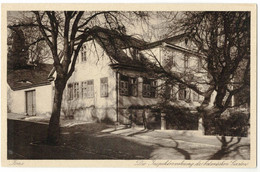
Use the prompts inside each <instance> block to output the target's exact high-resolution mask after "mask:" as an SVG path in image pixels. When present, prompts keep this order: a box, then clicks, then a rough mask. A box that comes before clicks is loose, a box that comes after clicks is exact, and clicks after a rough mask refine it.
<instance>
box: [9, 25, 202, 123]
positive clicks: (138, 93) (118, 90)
mask: <svg viewBox="0 0 260 172" xmlns="http://www.w3.org/2000/svg"><path fill="white" fill-rule="evenodd" d="M98 29H99V30H100V31H99V32H98V33H97V34H95V35H94V36H93V37H92V39H91V40H89V41H88V42H86V43H85V44H84V45H83V47H82V50H81V52H80V55H79V56H78V60H77V63H76V66H75V71H74V73H73V75H72V76H71V78H70V79H69V80H68V83H67V86H66V89H65V90H64V94H63V102H62V109H61V114H62V115H64V116H65V117H68V118H70V117H73V118H75V119H77V120H83V121H105V122H113V123H114V122H119V123H123V124H131V123H132V122H133V121H134V122H135V123H137V124H138V123H143V117H144V115H145V116H146V117H147V118H148V117H149V118H151V121H155V122H156V121H157V122H158V121H160V114H159V116H158V113H157V112H156V111H153V110H152V107H153V106H156V105H157V104H158V103H159V102H160V101H161V100H162V98H165V97H163V96H162V95H161V92H162V89H161V88H166V87H167V89H166V90H167V91H165V89H164V91H165V92H166V93H167V96H168V97H170V98H173V99H172V100H174V101H175V102H177V101H182V102H187V103H190V102H192V103H193V102H198V101H200V100H201V97H200V96H199V95H198V94H196V93H195V92H193V91H192V90H190V89H187V88H186V87H185V86H183V85H179V84H177V85H176V84H165V81H164V80H163V79H162V78H160V75H156V74H155V73H154V72H151V69H152V70H160V68H159V64H160V65H162V66H163V67H164V69H165V70H170V71H174V72H175V73H178V75H180V76H182V75H183V77H187V76H189V75H188V74H190V73H191V72H193V73H194V72H195V75H196V77H197V78H196V81H197V80H198V78H202V77H205V75H204V73H203V70H202V62H201V58H198V57H199V54H197V53H195V52H194V51H192V50H190V49H187V48H183V47H188V46H189V45H188V43H187V39H186V35H185V34H182V35H178V36H174V37H171V38H167V39H163V40H160V41H156V42H153V43H147V42H145V41H142V40H139V39H136V38H133V37H130V36H126V35H124V34H121V33H118V32H116V31H112V30H108V29H103V28H98ZM41 66H42V67H41ZM50 67H51V65H40V66H37V67H35V68H30V69H23V70H21V71H13V72H11V73H10V74H8V84H9V86H10V89H11V91H10V98H9V101H11V102H12V103H11V105H10V111H12V112H15V113H27V114H29V115H35V114H38V113H48V112H50V111H51V104H52V97H53V93H52V88H53V83H52V82H50V81H49V80H48V77H50V76H52V77H53V78H55V73H53V72H52V73H50V71H51V68H50ZM52 71H53V70H52ZM17 73H18V74H19V75H17ZM158 76H159V77H158ZM49 79H50V78H49ZM165 86H166V87H165ZM45 100H46V101H45ZM172 100H171V101H172ZM147 114H148V115H147ZM151 114H152V115H151Z"/></svg>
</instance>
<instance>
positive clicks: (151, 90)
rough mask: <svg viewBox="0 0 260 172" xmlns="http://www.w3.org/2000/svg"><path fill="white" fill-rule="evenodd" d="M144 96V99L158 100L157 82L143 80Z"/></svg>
mask: <svg viewBox="0 0 260 172" xmlns="http://www.w3.org/2000/svg"><path fill="white" fill-rule="evenodd" d="M142 95H143V97H144V98H157V80H155V79H148V78H143V90H142Z"/></svg>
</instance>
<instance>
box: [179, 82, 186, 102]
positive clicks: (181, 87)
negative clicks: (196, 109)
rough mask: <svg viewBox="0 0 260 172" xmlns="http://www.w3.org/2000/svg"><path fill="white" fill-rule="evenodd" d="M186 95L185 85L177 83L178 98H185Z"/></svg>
mask: <svg viewBox="0 0 260 172" xmlns="http://www.w3.org/2000/svg"><path fill="white" fill-rule="evenodd" d="M186 95H187V92H186V86H185V85H182V84H180V85H179V100H186Z"/></svg>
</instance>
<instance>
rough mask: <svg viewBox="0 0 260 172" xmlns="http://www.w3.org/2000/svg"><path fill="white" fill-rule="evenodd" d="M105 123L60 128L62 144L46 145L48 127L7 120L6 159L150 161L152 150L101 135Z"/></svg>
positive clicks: (118, 138) (119, 138)
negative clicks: (43, 142) (42, 142)
mask: <svg viewBox="0 0 260 172" xmlns="http://www.w3.org/2000/svg"><path fill="white" fill-rule="evenodd" d="M106 127H107V126H106V125H104V124H97V123H95V124H87V125H77V126H74V127H70V128H62V129H61V143H60V145H58V146H49V145H45V144H35V143H41V141H43V140H44V139H45V138H46V135H47V128H48V125H45V124H38V123H32V122H25V121H16V120H8V154H7V155H8V159H149V158H150V152H152V150H153V148H152V147H150V146H145V145H142V144H139V143H136V142H134V141H131V140H127V139H124V138H122V137H120V136H115V135H110V134H103V133H100V131H101V130H103V129H105V128H106Z"/></svg>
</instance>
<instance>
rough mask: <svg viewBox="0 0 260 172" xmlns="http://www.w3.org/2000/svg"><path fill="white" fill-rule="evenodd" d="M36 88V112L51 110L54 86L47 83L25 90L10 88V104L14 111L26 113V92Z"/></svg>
mask: <svg viewBox="0 0 260 172" xmlns="http://www.w3.org/2000/svg"><path fill="white" fill-rule="evenodd" d="M30 90H35V102H36V114H42V113H47V112H51V109H52V86H51V85H45V86H39V87H33V88H28V89H23V90H17V91H13V90H11V89H10V88H8V92H9V98H8V105H9V107H10V110H11V112H13V113H26V100H25V92H26V91H30Z"/></svg>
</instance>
